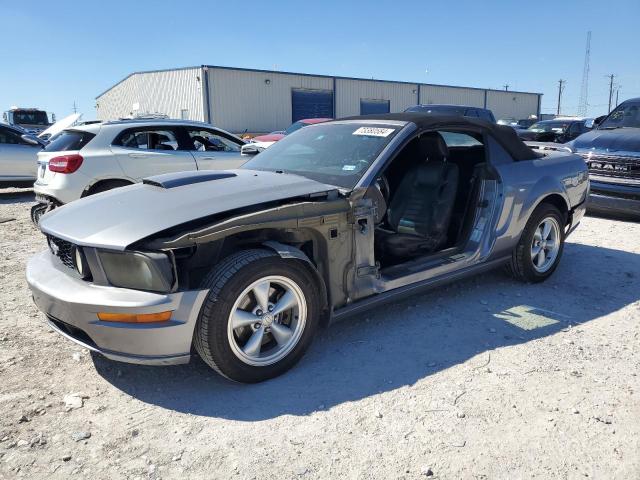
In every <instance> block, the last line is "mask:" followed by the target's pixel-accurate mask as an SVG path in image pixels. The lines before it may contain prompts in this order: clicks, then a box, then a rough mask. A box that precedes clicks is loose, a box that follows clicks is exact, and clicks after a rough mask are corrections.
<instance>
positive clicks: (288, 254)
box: [262, 240, 331, 325]
mask: <svg viewBox="0 0 640 480" xmlns="http://www.w3.org/2000/svg"><path fill="white" fill-rule="evenodd" d="M312 241H313V240H312ZM262 245H263V246H264V247H266V248H269V249H270V250H273V251H275V252H276V253H277V254H278V255H279V256H280V258H283V259H293V260H297V261H299V262H301V263H302V264H303V265H304V267H305V268H306V269H307V270H308V271H309V272H310V273H311V274H312V275H313V276H314V277H315V279H316V281H317V283H318V287H320V292H321V295H320V297H321V299H322V302H323V305H322V310H323V312H324V314H323V315H322V323H323V325H328V323H329V315H328V309H329V305H330V304H331V303H330V300H329V291H328V289H327V285H326V283H325V280H324V278H322V275H321V274H320V272H319V271H318V268H317V266H316V264H315V263H314V262H313V261H312V260H311V258H309V256H308V255H307V254H306V253H304V252H303V251H302V250H300V249H299V248H297V247H294V246H293V245H288V244H285V243H281V242H276V241H273V240H268V241H266V242H264V243H263V244H262ZM314 251H315V249H314Z"/></svg>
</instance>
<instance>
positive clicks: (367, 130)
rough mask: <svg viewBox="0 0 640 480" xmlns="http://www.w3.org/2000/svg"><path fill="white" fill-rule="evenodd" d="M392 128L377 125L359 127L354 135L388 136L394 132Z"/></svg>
mask: <svg viewBox="0 0 640 480" xmlns="http://www.w3.org/2000/svg"><path fill="white" fill-rule="evenodd" d="M394 130H395V129H394V128H379V127H360V128H359V129H357V130H356V131H355V132H353V134H354V135H364V136H366V137H388V136H389V135H391V134H392V133H393V132H394Z"/></svg>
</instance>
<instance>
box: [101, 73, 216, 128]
mask: <svg viewBox="0 0 640 480" xmlns="http://www.w3.org/2000/svg"><path fill="white" fill-rule="evenodd" d="M202 83H203V79H202V69H201V68H199V67H198V68H185V69H180V70H166V71H158V72H145V73H134V74H133V75H131V76H130V77H128V78H126V79H125V80H123V81H122V82H120V83H119V84H117V85H116V86H114V87H113V88H111V89H110V90H108V91H107V92H105V93H103V94H102V95H100V96H99V97H98V98H97V99H96V104H97V106H96V111H97V115H98V119H100V120H113V119H117V118H121V117H126V116H129V115H131V114H134V113H136V112H137V113H162V114H165V115H169V117H171V118H187V119H189V120H201V121H202V120H204V119H205V117H204V110H203V105H204V102H203V95H202V94H203V88H202Z"/></svg>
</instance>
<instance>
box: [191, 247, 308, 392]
mask: <svg viewBox="0 0 640 480" xmlns="http://www.w3.org/2000/svg"><path fill="white" fill-rule="evenodd" d="M202 286H203V287H204V288H209V294H208V296H207V299H206V300H205V303H204V305H203V307H202V310H201V312H200V316H199V318H198V323H197V325H196V330H195V334H194V344H195V347H196V350H197V352H198V354H199V355H200V356H201V357H202V359H203V360H204V361H205V362H206V363H207V364H208V365H209V366H211V367H213V368H214V369H215V370H216V371H218V372H219V373H221V374H222V375H224V376H225V377H227V378H229V379H231V380H235V381H238V382H245V383H254V382H260V381H263V380H267V379H269V378H272V377H275V376H278V375H280V374H282V373H284V372H285V371H287V370H288V369H290V368H291V367H293V365H295V363H296V362H297V361H298V360H299V359H300V358H301V357H302V355H303V354H304V352H305V351H306V349H307V347H308V346H309V345H310V343H311V341H312V339H313V336H314V334H315V332H316V330H317V328H318V324H319V319H320V309H321V299H320V297H319V294H318V292H319V291H320V289H319V288H318V286H317V285H316V279H315V278H314V276H313V274H312V273H311V272H310V271H309V267H307V266H306V265H305V264H303V263H302V262H301V261H300V260H292V259H291V260H290V259H282V258H280V257H279V256H278V255H277V254H275V252H270V251H268V250H257V249H256V250H247V251H242V252H239V253H236V254H233V255H230V256H229V257H227V258H225V259H224V260H223V261H222V262H220V264H219V265H217V266H216V267H215V268H214V269H213V270H212V271H211V273H210V274H209V275H208V276H207V277H206V278H205V280H204V281H203V284H202Z"/></svg>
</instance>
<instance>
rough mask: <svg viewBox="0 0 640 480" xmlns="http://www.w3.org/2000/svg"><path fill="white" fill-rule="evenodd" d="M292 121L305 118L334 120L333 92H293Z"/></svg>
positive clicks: (301, 90)
mask: <svg viewBox="0 0 640 480" xmlns="http://www.w3.org/2000/svg"><path fill="white" fill-rule="evenodd" d="M291 113H292V115H291V117H292V118H291V120H292V122H297V121H298V120H302V119H305V118H333V92H332V91H331V90H303V89H297V88H294V89H293V90H292V91H291Z"/></svg>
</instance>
